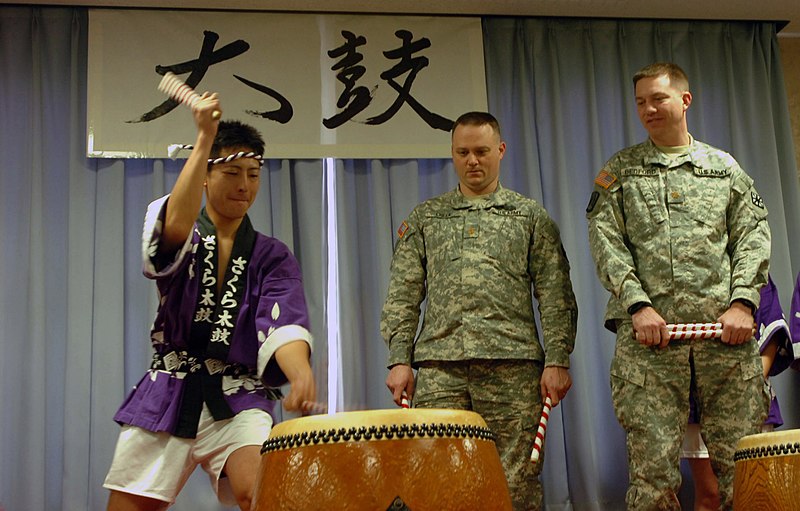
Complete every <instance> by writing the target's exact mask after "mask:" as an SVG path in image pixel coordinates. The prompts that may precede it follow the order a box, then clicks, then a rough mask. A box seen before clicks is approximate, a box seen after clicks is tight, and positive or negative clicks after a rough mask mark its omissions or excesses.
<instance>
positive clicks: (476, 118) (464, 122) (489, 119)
mask: <svg viewBox="0 0 800 511" xmlns="http://www.w3.org/2000/svg"><path fill="white" fill-rule="evenodd" d="M485 124H488V125H489V126H491V127H492V129H493V130H494V132H495V133H497V136H498V137H501V138H502V136H501V134H500V123H499V122H497V119H496V118H495V117H494V116H493V115H492V114H490V113H489V112H467V113H465V114H461V115H460V116H458V119H456V121H455V122H454V123H453V129H452V130H450V135H451V136H452V135H453V133H455V131H456V128H457V127H458V126H483V125H485Z"/></svg>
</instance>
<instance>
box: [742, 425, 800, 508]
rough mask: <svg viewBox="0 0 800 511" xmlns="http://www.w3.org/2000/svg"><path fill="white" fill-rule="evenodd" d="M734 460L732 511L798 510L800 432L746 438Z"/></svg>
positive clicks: (799, 503) (787, 431) (799, 502)
mask: <svg viewBox="0 0 800 511" xmlns="http://www.w3.org/2000/svg"><path fill="white" fill-rule="evenodd" d="M734 459H735V460H736V471H735V473H734V479H733V509H734V510H735V511H750V510H759V511H768V510H781V511H791V510H797V511H800V429H790V430H786V431H775V432H772V433H759V434H757V435H750V436H746V437H744V438H742V439H741V440H739V443H738V444H736V454H735V456H734Z"/></svg>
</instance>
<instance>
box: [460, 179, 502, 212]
mask: <svg viewBox="0 0 800 511" xmlns="http://www.w3.org/2000/svg"><path fill="white" fill-rule="evenodd" d="M448 199H449V203H450V207H452V208H453V209H491V208H503V209H514V204H513V198H512V195H511V194H510V193H508V190H506V189H505V188H503V185H501V184H500V183H499V182H498V183H497V189H495V191H493V192H492V193H490V194H489V195H486V196H484V197H483V198H481V199H479V200H470V199H467V198H466V197H464V194H462V193H461V190H459V188H458V186H456V188H455V190H452V191H451V192H449V197H448Z"/></svg>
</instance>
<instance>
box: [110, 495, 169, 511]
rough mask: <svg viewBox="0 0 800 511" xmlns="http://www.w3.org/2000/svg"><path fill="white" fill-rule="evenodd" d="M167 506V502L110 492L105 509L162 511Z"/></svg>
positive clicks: (117, 510)
mask: <svg viewBox="0 0 800 511" xmlns="http://www.w3.org/2000/svg"><path fill="white" fill-rule="evenodd" d="M167 506H169V503H168V502H163V501H160V500H156V499H151V498H149V497H142V496H141V495H133V494H131V493H124V492H121V491H117V490H111V494H110V495H109V496H108V507H107V509H108V510H109V511H112V510H113V511H163V510H164V509H167Z"/></svg>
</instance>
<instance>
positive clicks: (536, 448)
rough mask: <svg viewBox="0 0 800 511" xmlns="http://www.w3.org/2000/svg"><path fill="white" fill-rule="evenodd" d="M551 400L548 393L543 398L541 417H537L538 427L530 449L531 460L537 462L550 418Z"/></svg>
mask: <svg viewBox="0 0 800 511" xmlns="http://www.w3.org/2000/svg"><path fill="white" fill-rule="evenodd" d="M552 405H553V401H552V400H551V399H550V394H547V397H545V398H544V407H543V408H542V418H541V419H539V429H538V431H536V439H535V440H534V441H533V450H532V451H531V462H533V463H538V462H539V455H540V452H541V450H542V444H544V434H545V433H546V432H547V421H548V419H550V408H551V407H552Z"/></svg>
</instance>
